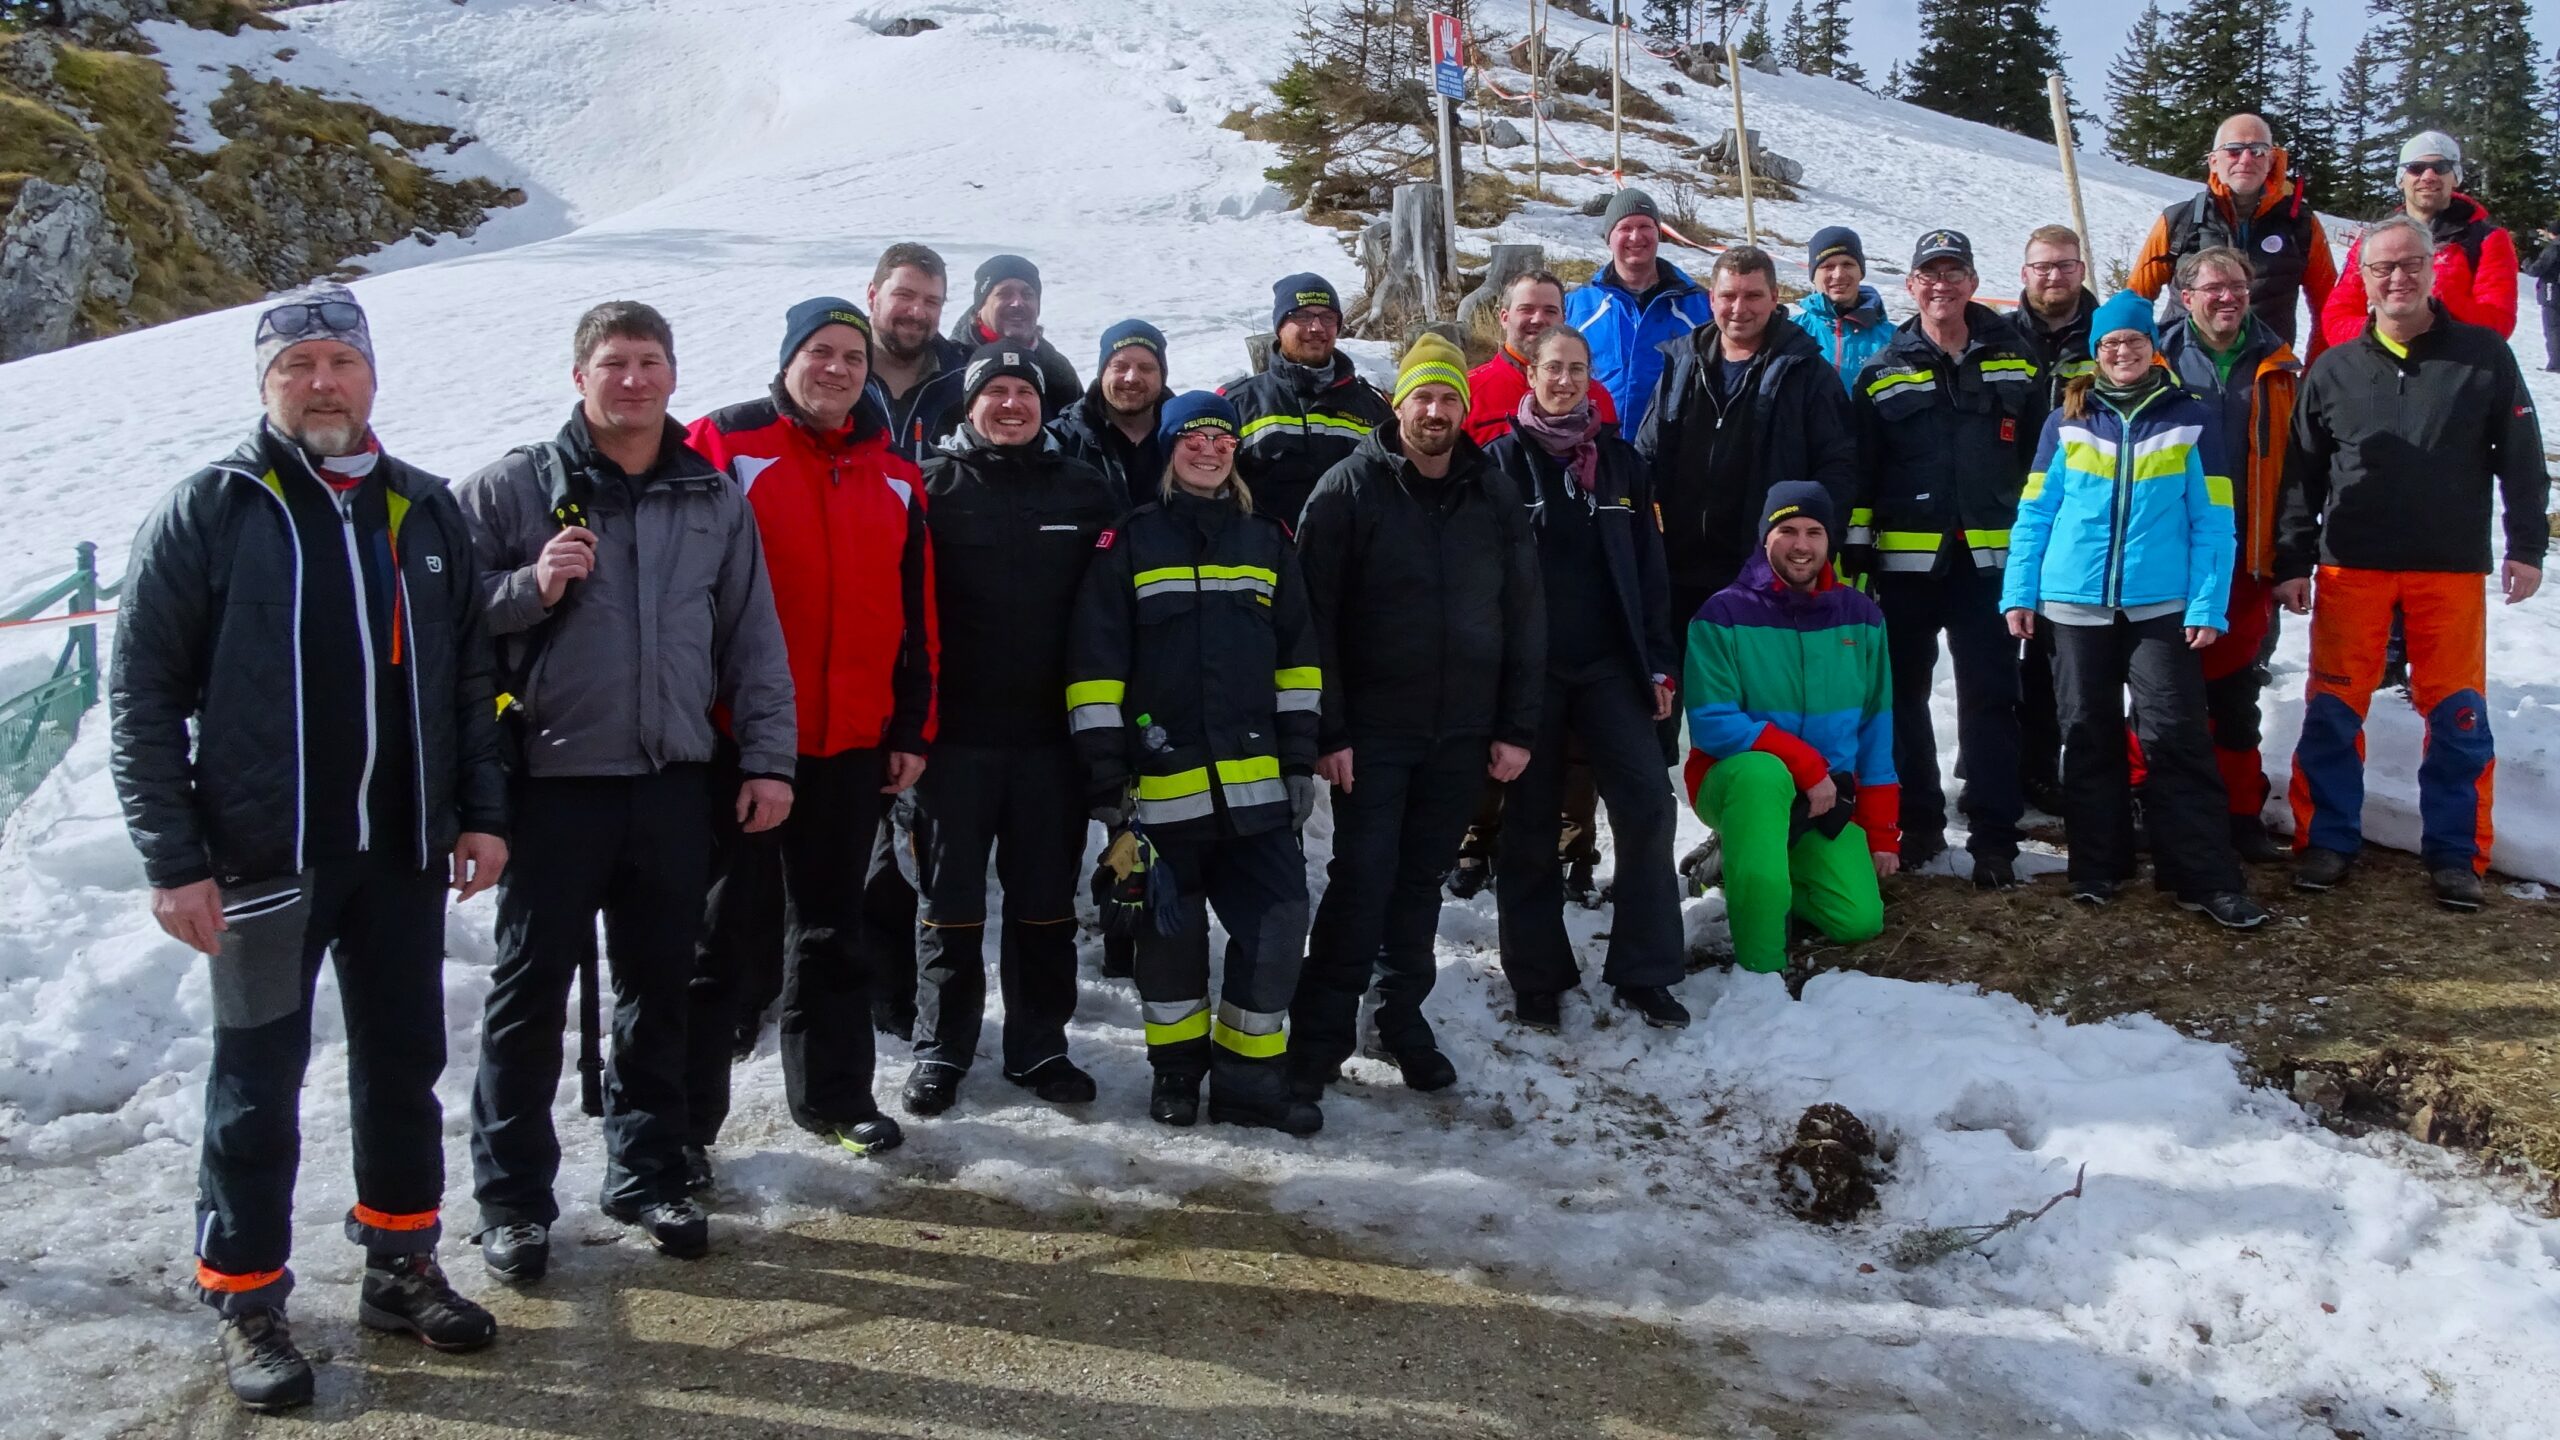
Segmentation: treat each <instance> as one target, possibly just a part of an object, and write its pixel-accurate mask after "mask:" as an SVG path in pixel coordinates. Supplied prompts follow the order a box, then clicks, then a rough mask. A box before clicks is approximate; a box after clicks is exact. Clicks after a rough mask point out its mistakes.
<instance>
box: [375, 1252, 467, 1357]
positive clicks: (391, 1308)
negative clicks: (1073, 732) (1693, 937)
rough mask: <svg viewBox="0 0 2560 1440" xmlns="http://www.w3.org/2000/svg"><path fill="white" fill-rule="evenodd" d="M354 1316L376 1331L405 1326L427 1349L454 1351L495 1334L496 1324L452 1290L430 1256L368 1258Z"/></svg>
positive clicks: (462, 1349)
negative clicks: (361, 1291)
mask: <svg viewBox="0 0 2560 1440" xmlns="http://www.w3.org/2000/svg"><path fill="white" fill-rule="evenodd" d="M356 1318H357V1319H358V1320H361V1321H363V1322H364V1323H365V1324H367V1325H369V1326H371V1327H373V1328H374V1329H376V1330H406V1331H408V1332H409V1333H410V1334H412V1335H415V1336H417V1337H418V1339H419V1340H420V1341H421V1342H422V1343H424V1344H425V1345H426V1347H427V1348H428V1349H430V1350H445V1351H450V1352H453V1353H456V1354H459V1353H461V1352H463V1351H466V1350H477V1349H479V1348H481V1347H482V1346H484V1345H487V1344H488V1343H489V1342H490V1341H492V1340H495V1339H497V1338H498V1322H497V1321H496V1320H495V1319H493V1318H492V1317H491V1316H490V1314H489V1312H488V1311H486V1310H483V1309H481V1308H480V1307H479V1306H477V1305H475V1304H473V1303H471V1302H470V1301H468V1300H465V1299H463V1298H462V1297H461V1296H460V1295H457V1294H455V1293H454V1289H453V1286H452V1284H451V1283H450V1282H448V1281H447V1280H446V1279H445V1278H444V1270H443V1269H442V1268H441V1267H439V1266H438V1265H437V1264H436V1257H434V1256H433V1255H376V1256H370V1257H368V1258H367V1259H366V1260H365V1264H364V1290H363V1293H362V1294H361V1296H360V1297H359V1298H358V1299H357V1301H356Z"/></svg>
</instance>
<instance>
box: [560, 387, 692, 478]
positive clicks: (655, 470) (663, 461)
mask: <svg viewBox="0 0 2560 1440" xmlns="http://www.w3.org/2000/svg"><path fill="white" fill-rule="evenodd" d="M665 423H666V432H665V433H664V434H663V435H662V436H660V437H659V440H658V461H657V463H656V464H654V465H652V466H650V467H649V473H647V474H645V475H628V476H626V475H624V474H623V473H622V467H621V466H619V465H616V464H614V463H613V461H611V460H609V459H607V458H606V457H605V454H604V452H603V451H601V450H598V449H597V448H596V441H595V435H594V433H593V432H592V431H590V430H589V429H588V428H587V412H586V407H584V406H582V405H581V406H572V407H570V410H569V423H568V424H566V425H563V426H561V427H560V435H559V445H560V449H561V452H562V454H564V455H565V456H566V457H567V458H568V461H569V464H570V467H571V468H572V469H583V470H586V471H589V472H591V473H593V474H595V475H598V476H603V477H607V478H620V479H626V480H628V481H629V482H630V483H631V484H632V485H633V486H635V487H640V486H648V485H657V484H684V483H691V482H699V481H705V480H718V479H721V478H722V477H721V474H720V472H719V471H718V470H716V469H713V468H712V465H711V462H710V461H708V460H705V459H703V458H702V457H701V456H700V455H698V454H696V453H694V449H693V447H692V446H690V445H688V444H686V443H685V439H684V427H683V426H681V425H679V424H677V423H676V422H675V417H674V416H672V415H671V416H668V417H667V420H666V422H665Z"/></svg>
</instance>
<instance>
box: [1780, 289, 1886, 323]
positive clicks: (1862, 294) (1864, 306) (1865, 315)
mask: <svg viewBox="0 0 2560 1440" xmlns="http://www.w3.org/2000/svg"><path fill="white" fill-rule="evenodd" d="M1798 303H1799V304H1801V305H1803V307H1804V313H1806V314H1807V315H1810V316H1812V317H1814V318H1815V319H1817V320H1829V321H1832V322H1834V323H1836V324H1847V325H1856V326H1857V327H1859V328H1860V329H1866V328H1868V327H1870V326H1875V325H1881V324H1883V323H1884V296H1882V295H1880V294H1878V293H1876V287H1874V286H1873V285H1860V286H1859V287H1858V298H1857V300H1856V301H1854V302H1853V303H1852V304H1851V305H1850V306H1849V308H1848V309H1847V310H1846V311H1845V312H1844V311H1841V310H1838V309H1835V308H1833V306H1832V304H1831V297H1830V296H1828V295H1825V294H1823V293H1822V292H1821V291H1819V290H1815V291H1811V292H1809V293H1808V294H1806V296H1805V297H1804V299H1803V300H1801V301H1799V302H1798Z"/></svg>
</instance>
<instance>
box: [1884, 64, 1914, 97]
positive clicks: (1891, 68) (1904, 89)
mask: <svg viewBox="0 0 2560 1440" xmlns="http://www.w3.org/2000/svg"><path fill="white" fill-rule="evenodd" d="M1876 93H1877V94H1879V95H1881V96H1883V97H1884V98H1886V99H1887V100H1903V99H1908V98H1909V96H1910V87H1909V86H1908V85H1906V84H1904V83H1903V79H1902V62H1901V61H1900V60H1896V61H1894V62H1893V63H1892V64H1890V65H1888V66H1886V67H1885V70H1884V85H1883V87H1882V88H1881V89H1879V90H1877V91H1876Z"/></svg>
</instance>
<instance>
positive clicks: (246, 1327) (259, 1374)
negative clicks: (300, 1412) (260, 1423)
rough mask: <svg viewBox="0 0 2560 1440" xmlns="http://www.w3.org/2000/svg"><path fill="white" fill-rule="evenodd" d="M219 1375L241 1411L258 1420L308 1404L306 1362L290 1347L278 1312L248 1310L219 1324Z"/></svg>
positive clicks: (290, 1340) (289, 1336)
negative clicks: (243, 1408)
mask: <svg viewBox="0 0 2560 1440" xmlns="http://www.w3.org/2000/svg"><path fill="white" fill-rule="evenodd" d="M220 1339H221V1343H222V1376H223V1378H224V1379H225V1380H228V1381H230V1382H231V1394H232V1396H233V1398H235V1399H237V1400H238V1401H239V1402H240V1403H241V1404H242V1405H243V1406H246V1407H247V1408H249V1409H251V1410H255V1411H257V1412H258V1413H259V1414H261V1415H272V1414H274V1413H275V1412H277V1411H279V1410H290V1409H292V1408H294V1407H295V1406H297V1405H308V1404H310V1403H311V1362H310V1361H308V1360H305V1359H303V1358H302V1352H301V1351H300V1350H297V1349H295V1348H294V1345H293V1332H292V1331H291V1330H290V1329H288V1328H286V1326H285V1323H284V1312H283V1311H281V1310H251V1311H249V1312H247V1313H246V1314H242V1315H228V1316H225V1317H223V1321H222V1333H221V1337H220Z"/></svg>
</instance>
